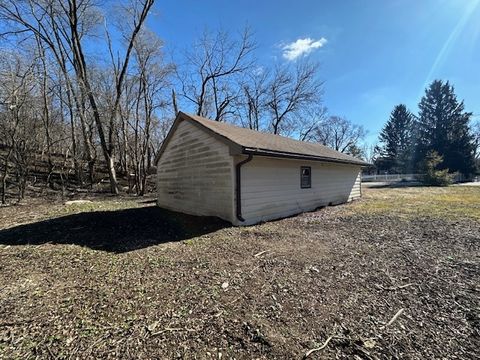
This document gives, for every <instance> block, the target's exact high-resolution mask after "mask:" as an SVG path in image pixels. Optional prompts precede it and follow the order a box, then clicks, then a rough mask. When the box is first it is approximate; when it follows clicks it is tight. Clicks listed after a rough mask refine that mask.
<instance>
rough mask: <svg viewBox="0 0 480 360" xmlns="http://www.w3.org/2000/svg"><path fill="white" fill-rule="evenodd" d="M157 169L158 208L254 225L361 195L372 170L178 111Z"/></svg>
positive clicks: (314, 147)
mask: <svg viewBox="0 0 480 360" xmlns="http://www.w3.org/2000/svg"><path fill="white" fill-rule="evenodd" d="M156 164H157V191H158V205H159V206H160V207H163V208H167V209H170V210H174V211H178V212H183V213H188V214H192V215H205V216H218V217H219V218H222V219H224V220H227V221H229V222H231V223H232V224H234V225H251V224H255V223H258V222H261V221H266V220H272V219H277V218H282V217H286V216H290V215H294V214H298V213H301V212H304V211H311V210H314V209H316V208H318V207H321V206H326V205H335V204H340V203H344V202H348V201H352V200H354V199H357V198H359V197H360V196H361V175H360V170H361V167H362V166H367V165H369V164H368V163H366V162H364V161H362V160H360V159H357V158H354V157H352V156H349V155H346V154H343V153H340V152H338V151H335V150H332V149H330V148H328V147H325V146H323V145H320V144H314V143H309V142H303V141H297V140H293V139H289V138H285V137H282V136H279V135H273V134H265V133H261V132H258V131H254V130H249V129H244V128H240V127H236V126H233V125H230V124H226V123H222V122H217V121H213V120H208V119H205V118H203V117H200V116H195V115H190V114H186V113H182V112H180V113H179V114H178V116H177V118H176V120H175V122H174V123H173V125H172V128H171V129H170V132H169V134H168V135H167V137H166V139H165V141H164V143H163V145H162V147H161V149H160V151H159V154H158V156H157V158H156Z"/></svg>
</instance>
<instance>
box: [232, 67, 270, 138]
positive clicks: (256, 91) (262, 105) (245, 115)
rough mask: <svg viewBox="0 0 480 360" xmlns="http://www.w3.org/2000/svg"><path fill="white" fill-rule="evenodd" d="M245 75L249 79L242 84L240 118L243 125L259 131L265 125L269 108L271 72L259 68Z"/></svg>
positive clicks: (239, 103) (239, 104) (239, 102)
mask: <svg viewBox="0 0 480 360" xmlns="http://www.w3.org/2000/svg"><path fill="white" fill-rule="evenodd" d="M245 77H246V79H247V80H246V81H245V82H244V83H243V84H242V96H241V97H240V99H239V101H238V107H239V109H240V111H239V115H240V120H241V122H242V125H243V127H246V128H249V129H252V130H257V131H259V130H261V129H262V127H263V125H264V124H263V118H264V116H265V112H266V110H267V106H266V102H267V82H268V77H269V72H268V71H266V70H265V69H263V68H257V69H256V70H254V71H253V72H252V73H250V74H246V75H245Z"/></svg>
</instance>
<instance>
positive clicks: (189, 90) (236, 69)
mask: <svg viewBox="0 0 480 360" xmlns="http://www.w3.org/2000/svg"><path fill="white" fill-rule="evenodd" d="M254 49H255V43H254V42H253V40H252V34H251V32H250V30H249V29H248V28H246V29H245V30H244V31H243V33H242V34H241V36H240V39H238V40H236V39H232V38H231V36H230V34H228V33H227V32H225V31H222V30H219V31H217V32H216V33H215V34H211V33H210V32H208V31H205V32H204V33H203V35H202V36H201V38H200V39H199V40H198V41H197V42H196V43H195V44H194V45H193V47H192V50H189V51H187V52H186V53H185V59H186V63H185V64H184V65H183V66H182V67H181V68H180V69H178V71H177V75H178V76H177V77H178V80H179V82H180V88H181V91H180V94H181V96H182V97H183V98H184V99H186V100H187V101H189V102H191V103H193V104H194V105H195V108H196V110H195V112H196V114H197V115H200V116H206V117H211V118H213V119H215V120H217V121H225V119H226V117H227V115H231V114H233V113H234V112H235V110H234V109H233V108H232V106H233V105H234V103H235V100H236V99H237V98H238V97H239V96H240V92H241V88H240V82H241V81H240V77H241V76H242V75H244V74H246V72H247V71H248V70H250V69H252V67H253V59H252V52H253V50H254Z"/></svg>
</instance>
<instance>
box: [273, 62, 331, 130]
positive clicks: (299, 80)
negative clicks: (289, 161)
mask: <svg viewBox="0 0 480 360" xmlns="http://www.w3.org/2000/svg"><path fill="white" fill-rule="evenodd" d="M317 73H318V65H317V64H313V63H309V62H298V63H296V65H295V67H294V68H293V69H292V68H291V67H289V66H288V65H283V66H277V67H276V68H275V70H274V73H273V76H272V78H271V80H270V82H269V84H268V86H267V103H266V105H267V107H268V110H269V113H270V128H271V131H272V132H273V133H274V134H284V135H288V134H289V133H291V132H293V131H294V130H295V129H296V127H297V125H298V124H296V122H297V121H298V118H299V114H300V112H301V111H302V110H304V109H305V107H307V106H310V105H312V104H315V103H319V102H320V99H321V95H322V85H323V84H322V82H321V81H319V80H318V78H317Z"/></svg>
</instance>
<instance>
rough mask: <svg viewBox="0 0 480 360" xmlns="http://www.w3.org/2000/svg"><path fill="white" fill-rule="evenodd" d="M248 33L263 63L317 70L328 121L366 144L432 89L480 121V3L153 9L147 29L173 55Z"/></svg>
mask: <svg viewBox="0 0 480 360" xmlns="http://www.w3.org/2000/svg"><path fill="white" fill-rule="evenodd" d="M246 24H248V25H249V26H250V27H251V28H252V30H253V31H254V33H255V38H256V40H257V42H258V51H257V57H258V58H259V60H260V61H262V62H266V63H268V62H275V61H295V59H293V58H294V57H295V55H298V54H299V53H300V54H301V55H299V56H298V57H297V58H296V59H298V58H300V57H303V56H308V57H310V58H311V59H312V60H315V61H318V62H320V64H321V74H320V77H321V78H322V79H323V80H324V81H325V85H324V90H325V94H324V103H325V105H326V106H327V107H328V109H329V112H330V113H331V114H336V115H342V116H346V117H347V118H349V119H350V120H352V121H354V122H356V123H359V124H362V125H364V126H365V128H367V129H368V131H369V135H368V137H367V139H366V140H367V142H369V143H373V142H375V140H376V138H377V136H378V132H379V131H380V129H381V128H382V126H383V124H384V123H385V121H386V120H387V119H388V116H389V114H390V111H391V110H392V108H393V106H394V105H396V104H398V103H405V104H407V106H408V107H409V108H410V109H411V110H412V111H414V112H416V111H417V104H418V101H419V99H420V97H421V95H422V94H423V91H424V88H425V86H426V84H428V83H429V82H430V81H431V80H433V79H437V78H438V79H444V80H450V81H451V82H452V83H453V84H454V86H455V88H456V92H457V94H458V96H459V97H460V99H464V100H465V104H466V109H467V110H468V111H472V112H474V113H475V114H478V115H480V0H391V1H387V0H384V1H381V0H369V1H367V0H357V1H355V0H348V1H347V0H345V1H319V0H317V1H313V0H308V1H307V0H304V1H303V0H297V1H287V0H277V1H271V0H268V1H263V0H256V1H251V0H245V1H241V0H239V1H220V0H203V1H158V2H157V4H156V7H155V11H154V12H153V14H152V16H151V17H150V19H149V23H148V26H149V27H150V28H151V29H152V30H154V31H155V32H156V33H157V34H158V35H159V36H160V37H161V38H162V39H163V40H164V41H165V46H166V49H167V51H173V52H175V51H179V50H181V49H183V48H185V47H187V46H189V45H190V44H192V42H193V41H194V40H195V39H196V38H197V37H198V34H200V33H201V32H202V31H203V30H204V29H205V28H208V29H210V30H215V29H216V28H219V27H221V28H222V29H225V30H228V31H231V32H232V33H235V32H238V31H241V30H242V29H243V28H244V27H245V25H246ZM305 39H310V40H305ZM299 40H300V41H299ZM288 44H292V46H293V49H294V50H297V52H295V51H294V52H293V53H290V56H289V58H290V60H289V59H287V58H286V55H287V54H285V49H282V48H283V47H285V46H286V45H288ZM295 45H297V46H295ZM308 50H310V51H309V52H308ZM302 51H304V52H302ZM187 110H188V109H187ZM477 118H480V117H477Z"/></svg>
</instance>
